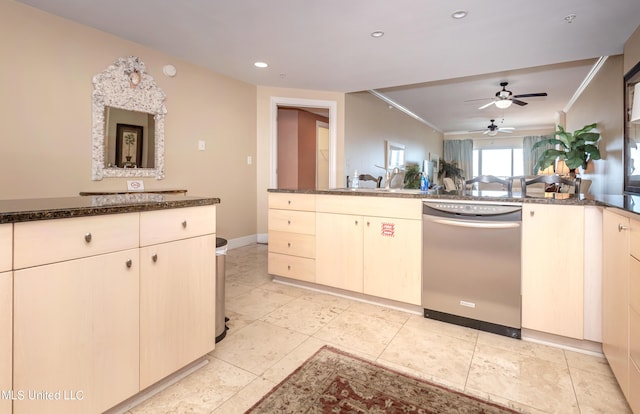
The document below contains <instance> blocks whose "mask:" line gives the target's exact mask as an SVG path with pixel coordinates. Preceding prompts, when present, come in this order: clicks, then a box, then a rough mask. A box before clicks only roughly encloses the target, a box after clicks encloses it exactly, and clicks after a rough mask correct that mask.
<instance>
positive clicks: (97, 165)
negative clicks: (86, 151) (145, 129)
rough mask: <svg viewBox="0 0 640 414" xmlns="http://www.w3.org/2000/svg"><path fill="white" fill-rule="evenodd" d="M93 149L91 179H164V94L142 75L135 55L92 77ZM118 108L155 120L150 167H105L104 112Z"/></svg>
mask: <svg viewBox="0 0 640 414" xmlns="http://www.w3.org/2000/svg"><path fill="white" fill-rule="evenodd" d="M93 86H94V89H93V133H92V136H93V148H92V159H91V176H92V177H91V178H92V179H93V180H94V181H95V180H102V179H103V178H104V177H156V179H158V180H161V179H162V178H164V116H165V114H166V113H167V109H166V108H165V106H164V103H163V102H164V99H165V94H164V92H163V91H162V90H161V89H160V88H159V87H158V85H156V82H155V81H154V80H153V78H152V77H151V76H150V75H148V74H147V73H146V69H145V65H144V63H143V62H142V61H141V60H140V59H138V58H137V57H135V56H129V57H125V58H119V59H118V60H117V61H116V62H115V63H113V64H112V65H110V66H109V67H107V68H106V69H105V70H104V71H103V72H101V73H99V74H97V75H95V76H94V77H93ZM107 107H113V108H120V109H124V110H129V111H138V112H145V113H148V114H153V116H154V121H155V148H154V152H155V163H154V168H117V167H106V166H105V152H106V151H105V149H106V148H105V109H106V108H107Z"/></svg>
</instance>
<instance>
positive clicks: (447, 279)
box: [422, 200, 522, 339]
mask: <svg viewBox="0 0 640 414" xmlns="http://www.w3.org/2000/svg"><path fill="white" fill-rule="evenodd" d="M422 213H423V216H422V219H423V220H422V222H423V236H422V238H423V247H422V249H423V250H422V255H423V256H422V307H423V308H424V317H425V318H431V319H437V320H441V321H444V322H449V323H455V324H457V325H463V326H467V327H470V328H475V329H480V330H483V331H488V332H493V333H496V334H500V335H505V336H509V337H512V338H518V339H519V338H520V337H521V336H520V329H521V322H520V321H521V302H522V301H521V289H520V276H521V269H520V250H521V225H522V206H521V205H519V204H515V203H511V204H510V203H504V204H503V203H487V202H471V203H469V202H455V201H431V200H429V201H424V202H423V210H422Z"/></svg>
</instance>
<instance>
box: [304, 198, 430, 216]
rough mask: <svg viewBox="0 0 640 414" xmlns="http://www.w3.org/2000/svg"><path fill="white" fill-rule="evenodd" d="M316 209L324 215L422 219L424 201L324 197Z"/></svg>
mask: <svg viewBox="0 0 640 414" xmlns="http://www.w3.org/2000/svg"><path fill="white" fill-rule="evenodd" d="M316 209H317V211H318V212H323V213H336V214H355V215H362V216H375V217H395V218H407V219H415V220H421V219H422V201H421V200H420V199H417V198H395V197H365V196H339V195H322V196H318V197H317V198H316Z"/></svg>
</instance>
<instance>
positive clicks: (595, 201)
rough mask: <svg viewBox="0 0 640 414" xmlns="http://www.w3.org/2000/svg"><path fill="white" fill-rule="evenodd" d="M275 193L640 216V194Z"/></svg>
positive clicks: (361, 190)
mask: <svg viewBox="0 0 640 414" xmlns="http://www.w3.org/2000/svg"><path fill="white" fill-rule="evenodd" d="M268 191H269V192H274V193H300V194H332V195H350V196H370V197H371V196H375V197H402V198H419V199H423V200H463V201H464V200H466V201H489V202H512V203H513V202H515V203H536V204H558V205H581V206H603V207H616V208H619V209H621V210H624V211H626V212H629V213H632V214H638V215H640V195H631V194H618V195H610V194H604V195H584V194H580V195H577V196H576V195H575V194H566V193H544V194H536V195H527V196H524V197H523V196H522V194H521V193H512V194H509V193H507V192H506V191H467V192H466V193H463V192H462V191H443V190H429V191H428V192H426V193H425V192H422V191H420V190H405V189H391V190H385V189H376V188H358V189H353V188H336V189H330V190H289V189H269V190H268Z"/></svg>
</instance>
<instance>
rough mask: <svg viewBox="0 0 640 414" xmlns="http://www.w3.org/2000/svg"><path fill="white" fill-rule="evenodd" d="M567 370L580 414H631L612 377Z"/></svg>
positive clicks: (571, 369) (578, 370)
mask: <svg viewBox="0 0 640 414" xmlns="http://www.w3.org/2000/svg"><path fill="white" fill-rule="evenodd" d="M589 368H591V367H589ZM569 369H570V371H571V378H572V380H573V387H574V389H575V393H576V397H577V398H578V406H579V407H580V413H581V414H595V413H601V414H609V413H616V414H631V409H630V408H629V406H628V405H627V403H626V402H625V400H624V395H623V394H622V390H621V389H620V387H619V386H618V383H617V382H616V380H615V378H614V377H612V376H611V375H607V374H604V375H603V374H598V373H596V372H594V371H593V370H592V371H586V370H582V369H579V368H569ZM636 392H640V390H636Z"/></svg>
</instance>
